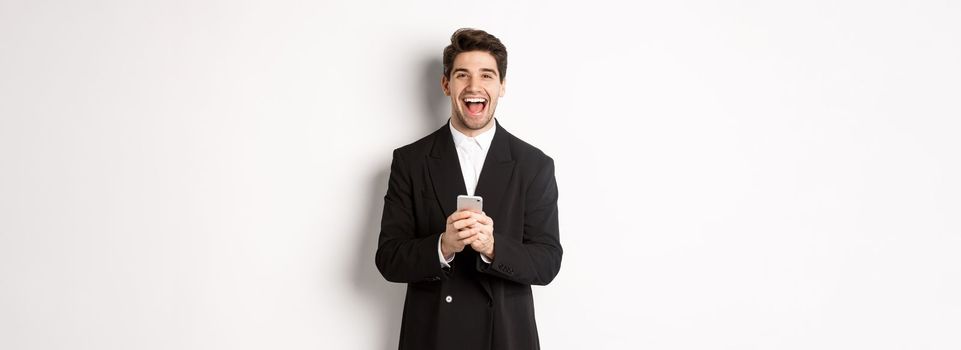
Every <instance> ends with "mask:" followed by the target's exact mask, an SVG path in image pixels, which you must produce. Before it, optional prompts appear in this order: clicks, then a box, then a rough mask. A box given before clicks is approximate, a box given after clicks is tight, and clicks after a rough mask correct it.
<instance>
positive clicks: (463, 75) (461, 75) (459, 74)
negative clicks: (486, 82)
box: [454, 72, 467, 78]
mask: <svg viewBox="0 0 961 350" xmlns="http://www.w3.org/2000/svg"><path fill="white" fill-rule="evenodd" d="M466 76H467V73H464V72H461V73H457V74H454V77H455V78H463V77H466Z"/></svg>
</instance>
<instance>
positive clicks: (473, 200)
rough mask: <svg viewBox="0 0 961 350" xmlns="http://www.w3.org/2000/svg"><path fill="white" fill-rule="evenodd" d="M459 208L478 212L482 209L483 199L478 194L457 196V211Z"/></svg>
mask: <svg viewBox="0 0 961 350" xmlns="http://www.w3.org/2000/svg"><path fill="white" fill-rule="evenodd" d="M461 210H470V211H472V212H475V213H480V212H482V211H484V199H483V198H481V197H478V196H465V195H460V196H457V211H461Z"/></svg>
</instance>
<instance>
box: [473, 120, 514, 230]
mask: <svg viewBox="0 0 961 350" xmlns="http://www.w3.org/2000/svg"><path fill="white" fill-rule="evenodd" d="M509 140H510V133H508V132H507V130H504V128H502V127H501V125H500V123H498V124H497V131H495V132H494V139H493V140H491V146H490V149H489V150H488V151H487V158H486V159H485V160H484V167H483V168H481V174H480V178H479V179H478V180H477V189H476V190H475V191H474V193H475V194H476V195H478V196H480V197H482V198H484V212H485V213H487V216H490V217H491V218H497V217H500V216H501V214H503V213H502V210H501V208H503V207H504V206H503V205H502V203H501V202H502V201H503V199H504V191H505V190H506V189H507V184H508V183H509V182H510V180H511V176H512V175H513V174H514V160H513V159H512V158H511V149H510V142H508V141H509ZM494 222H495V223H496V222H497V220H496V219H495V220H494Z"/></svg>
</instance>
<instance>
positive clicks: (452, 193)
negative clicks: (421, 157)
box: [427, 124, 467, 220]
mask: <svg viewBox="0 0 961 350" xmlns="http://www.w3.org/2000/svg"><path fill="white" fill-rule="evenodd" d="M427 168H428V171H430V180H431V184H432V185H433V186H434V193H435V194H436V195H437V200H438V201H440V206H441V208H442V209H443V210H444V215H445V216H444V219H445V220H446V219H447V216H449V215H450V214H453V213H454V211H456V210H457V196H459V195H462V194H463V195H466V194H467V186H466V185H464V174H463V173H461V170H460V161H459V160H458V159H457V150H456V149H454V139H453V137H452V136H451V134H450V126H449V125H447V124H444V126H443V127H441V128H440V130H437V131H436V132H434V145H433V148H431V151H430V156H429V159H428V160H427Z"/></svg>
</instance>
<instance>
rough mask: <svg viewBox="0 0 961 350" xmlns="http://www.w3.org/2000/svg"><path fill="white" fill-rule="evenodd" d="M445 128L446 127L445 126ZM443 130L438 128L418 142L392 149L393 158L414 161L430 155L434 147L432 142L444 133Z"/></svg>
mask: <svg viewBox="0 0 961 350" xmlns="http://www.w3.org/2000/svg"><path fill="white" fill-rule="evenodd" d="M445 127H446V125H445ZM443 131H444V128H440V129H439V130H437V131H434V132H432V133H430V134H428V135H427V136H424V137H421V138H420V139H419V140H417V141H414V142H411V143H409V144H406V145H404V146H401V147H399V148H396V149H394V158H398V157H399V158H402V159H415V158H423V157H424V156H426V155H428V154H430V152H431V150H432V149H433V147H434V140H436V139H437V138H438V137H441V136H442V135H443V134H444V133H443Z"/></svg>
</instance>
